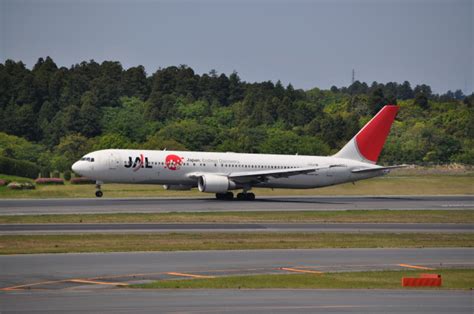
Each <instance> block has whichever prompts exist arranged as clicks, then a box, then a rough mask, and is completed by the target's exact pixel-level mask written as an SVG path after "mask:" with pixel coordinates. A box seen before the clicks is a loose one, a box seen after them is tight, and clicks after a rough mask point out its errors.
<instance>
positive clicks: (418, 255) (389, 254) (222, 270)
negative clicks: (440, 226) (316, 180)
mask: <svg viewBox="0 0 474 314" xmlns="http://www.w3.org/2000/svg"><path fill="white" fill-rule="evenodd" d="M0 265H1V269H2V271H1V273H0V283H1V285H2V286H0V288H2V289H5V288H8V287H10V288H11V287H17V286H20V289H25V288H32V289H33V288H38V289H39V288H41V289H48V288H54V287H57V285H56V284H57V283H59V284H61V285H62V284H63V283H64V282H63V281H64V280H71V279H82V280H98V281H100V282H104V281H106V282H107V281H113V282H116V281H124V282H128V281H134V280H147V279H155V280H156V279H160V278H163V276H165V277H169V273H170V272H171V273H174V274H176V273H178V274H194V275H201V276H202V275H204V276H207V275H213V276H215V275H226V274H248V273H269V272H270V273H273V272H278V273H279V272H281V271H282V270H281V269H282V268H286V269H288V268H290V269H311V270H314V271H320V272H327V271H366V270H381V269H409V268H410V267H414V268H417V267H421V269H424V268H426V269H430V268H436V267H437V268H440V267H443V268H445V267H446V268H449V267H458V268H459V267H463V268H472V267H473V266H474V248H424V249H420V248H418V249H312V250H300V249H298V250H296V249H295V250H231V251H181V252H132V253H83V254H28V255H4V256H0ZM285 271H286V270H285ZM290 271H291V270H290ZM61 285H60V287H61Z"/></svg>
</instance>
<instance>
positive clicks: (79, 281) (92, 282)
mask: <svg viewBox="0 0 474 314" xmlns="http://www.w3.org/2000/svg"><path fill="white" fill-rule="evenodd" d="M68 282H75V283H90V284H94V285H111V286H128V284H126V283H123V282H105V281H94V280H84V279H70V280H68Z"/></svg>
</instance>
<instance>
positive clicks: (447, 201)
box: [0, 195, 474, 215]
mask: <svg viewBox="0 0 474 314" xmlns="http://www.w3.org/2000/svg"><path fill="white" fill-rule="evenodd" d="M473 208H474V195H459V196H329V197H328V196H315V197H304V196H299V197H258V198H257V200H255V201H221V200H215V199H213V198H133V199H116V198H115V199H112V198H101V199H97V198H90V199H34V200H33V199H28V200H11V199H1V200H0V215H14V214H72V213H119V212H121V213H123V212H144V213H159V212H193V211H270V210H279V211H296V210H350V209H391V210H397V209H447V210H449V209H473Z"/></svg>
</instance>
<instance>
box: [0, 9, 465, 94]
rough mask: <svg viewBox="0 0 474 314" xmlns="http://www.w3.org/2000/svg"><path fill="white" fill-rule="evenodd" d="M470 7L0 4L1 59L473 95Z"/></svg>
mask: <svg viewBox="0 0 474 314" xmlns="http://www.w3.org/2000/svg"><path fill="white" fill-rule="evenodd" d="M473 2H474V0H413V1H408V0H372V1H370V0H360V1H356V0H352V1H351V0H339V1H338V0H333V1H329V0H327V1H323V0H319V1H291V0H286V1H282V0H280V1H269V0H268V1H263V0H261V1H230V0H221V1H210V0H207V1H190V0H188V1H179V0H178V1H176V0H175V1H171V0H170V1H143V0H142V1H132V0H129V1H125V0H122V1H112V0H95V1H92V0H81V1H80V0H75V1H72V0H69V1H68V0H64V1H59V0H15V1H13V0H0V59H1V61H2V62H4V60H6V59H13V60H16V61H18V60H21V61H23V62H25V63H26V65H27V66H28V67H32V66H33V65H34V63H35V62H36V60H37V59H38V57H45V56H48V55H49V56H51V57H52V58H53V59H54V61H55V62H56V63H57V64H58V65H60V66H67V67H69V66H71V65H72V64H74V63H79V62H81V61H84V60H90V59H94V60H96V61H98V62H101V61H104V60H116V61H120V62H121V63H122V65H123V66H124V67H125V68H127V67H130V66H136V65H140V64H141V65H143V66H145V68H146V71H147V73H148V74H152V73H153V72H155V71H156V70H157V69H158V68H159V67H166V66H170V65H179V64H187V65H189V66H191V67H192V68H193V69H194V70H195V71H196V72H198V73H205V72H209V71H210V70H211V69H215V70H217V71H218V72H219V73H220V72H224V73H226V74H230V73H231V72H232V71H234V70H235V71H237V72H238V73H239V75H240V77H241V78H242V79H243V80H245V81H249V82H253V81H264V80H272V81H276V80H278V79H280V80H281V81H282V82H283V83H284V84H287V83H289V82H291V83H292V84H293V85H294V86H295V87H296V88H304V89H309V88H312V87H320V88H329V87H330V86H332V85H336V86H347V85H349V84H350V82H351V71H352V69H353V68H354V69H355V71H356V79H358V80H361V81H365V82H368V83H369V84H370V83H371V82H372V81H378V82H387V81H397V82H403V81H404V80H408V81H410V82H411V83H412V85H413V86H414V85H416V84H420V83H426V84H429V85H431V87H432V88H433V90H434V91H435V92H437V93H444V92H445V91H447V90H448V89H451V90H456V89H462V90H463V91H464V92H465V93H471V92H472V91H473V76H474V74H473V72H474V57H473V55H474V47H473V46H474V37H473V33H474V32H473V15H474V8H473V7H474V6H473Z"/></svg>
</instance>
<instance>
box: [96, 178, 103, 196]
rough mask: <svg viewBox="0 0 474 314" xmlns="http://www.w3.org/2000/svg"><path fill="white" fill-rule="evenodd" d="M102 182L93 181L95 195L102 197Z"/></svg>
mask: <svg viewBox="0 0 474 314" xmlns="http://www.w3.org/2000/svg"><path fill="white" fill-rule="evenodd" d="M101 183H102V182H99V181H96V183H95V196H97V197H102V195H104V193H102V190H101V189H100V184H101Z"/></svg>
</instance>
